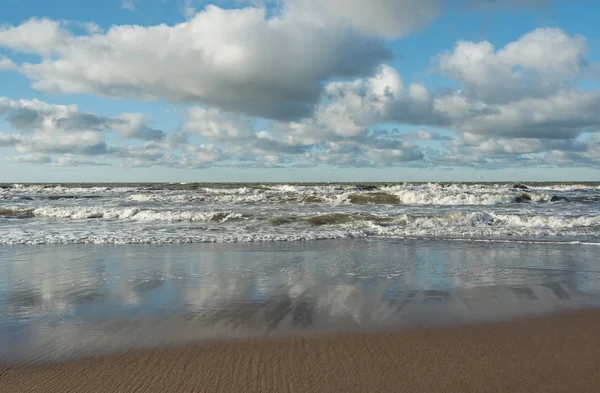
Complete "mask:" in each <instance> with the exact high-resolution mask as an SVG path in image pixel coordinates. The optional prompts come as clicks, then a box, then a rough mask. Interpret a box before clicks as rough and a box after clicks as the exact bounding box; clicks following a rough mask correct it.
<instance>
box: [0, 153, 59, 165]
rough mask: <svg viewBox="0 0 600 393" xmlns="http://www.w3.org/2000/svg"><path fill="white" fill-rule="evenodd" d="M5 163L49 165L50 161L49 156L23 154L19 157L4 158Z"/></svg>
mask: <svg viewBox="0 0 600 393" xmlns="http://www.w3.org/2000/svg"><path fill="white" fill-rule="evenodd" d="M4 159H5V160H6V161H11V162H19V163H25V164H49V163H51V162H52V159H51V158H50V157H49V156H45V155H39V154H25V155H20V156H8V157H4Z"/></svg>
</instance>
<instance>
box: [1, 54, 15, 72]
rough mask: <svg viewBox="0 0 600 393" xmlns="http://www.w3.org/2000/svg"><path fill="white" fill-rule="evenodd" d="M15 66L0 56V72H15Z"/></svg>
mask: <svg viewBox="0 0 600 393" xmlns="http://www.w3.org/2000/svg"><path fill="white" fill-rule="evenodd" d="M16 68H17V65H16V64H15V62H14V61H12V60H11V59H9V58H8V57H4V56H0V71H11V70H15V69H16Z"/></svg>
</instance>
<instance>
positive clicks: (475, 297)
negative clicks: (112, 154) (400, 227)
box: [0, 239, 600, 361]
mask: <svg viewBox="0 0 600 393" xmlns="http://www.w3.org/2000/svg"><path fill="white" fill-rule="evenodd" d="M599 259H600V258H599V257H598V248H597V247H594V246H584V245H561V244H547V243H541V244H514V243H477V242H461V241H456V242H452V241H422V240H420V241H417V240H412V241H409V240H394V239H362V240H349V239H345V240H325V241H317V242H271V243H237V244H166V245H121V246H114V245H54V246H53V245H40V246H3V247H0V360H18V361H24V360H37V361H44V360H50V359H58V358H63V357H76V356H85V355H93V354H98V353H104V352H107V351H115V350H123V349H127V348H137V347H144V346H155V345H161V344H166V343H175V342H182V341H186V340H197V339H205V338H226V337H247V336H265V335H278V334H300V333H313V332H323V331H328V330H332V329H333V330H335V329H344V330H372V329H381V328H389V327H394V326H411V325H414V324H440V323H441V324H447V323H462V322H467V321H475V322H476V321H494V320H502V319H507V318H512V317H516V316H522V315H532V314H539V313H545V312H552V311H556V310H562V309H565V308H571V307H583V306H596V305H598V300H599V299H600V297H599V296H598V295H600V260H599Z"/></svg>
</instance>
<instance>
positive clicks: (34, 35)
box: [0, 18, 72, 56]
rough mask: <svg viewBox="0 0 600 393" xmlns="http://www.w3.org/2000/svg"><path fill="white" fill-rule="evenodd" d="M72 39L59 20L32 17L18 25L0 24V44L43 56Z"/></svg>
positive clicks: (54, 51) (62, 46) (18, 50)
mask: <svg viewBox="0 0 600 393" xmlns="http://www.w3.org/2000/svg"><path fill="white" fill-rule="evenodd" d="M71 40H72V37H71V34H70V33H69V32H68V31H67V30H65V29H64V28H63V27H62V26H61V22H59V21H53V20H49V19H37V18H32V19H29V20H27V21H26V22H23V23H22V24H21V25H19V26H7V25H3V26H0V46H2V47H5V48H8V49H12V50H14V51H17V52H24V53H34V54H40V55H43V56H46V55H50V54H52V53H56V51H57V50H58V49H59V48H64V47H65V45H67V44H68V42H69V41H71Z"/></svg>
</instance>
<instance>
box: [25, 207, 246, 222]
mask: <svg viewBox="0 0 600 393" xmlns="http://www.w3.org/2000/svg"><path fill="white" fill-rule="evenodd" d="M32 214H33V216H36V217H45V218H58V219H70V220H87V219H105V220H136V221H170V222H182V221H189V222H195V221H206V222H226V221H230V220H234V219H244V218H247V217H246V216H244V215H243V214H241V213H234V212H222V211H216V212H202V211H185V210H182V211H166V210H163V211H160V210H143V209H139V208H135V207H127V208H84V207H57V206H45V207H40V208H37V209H34V210H32Z"/></svg>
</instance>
